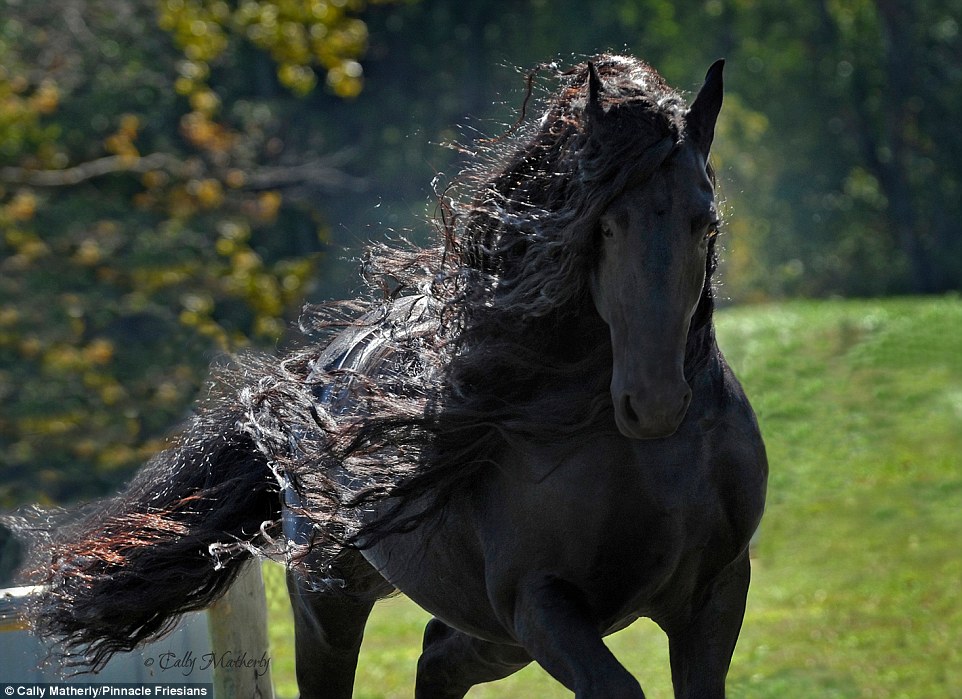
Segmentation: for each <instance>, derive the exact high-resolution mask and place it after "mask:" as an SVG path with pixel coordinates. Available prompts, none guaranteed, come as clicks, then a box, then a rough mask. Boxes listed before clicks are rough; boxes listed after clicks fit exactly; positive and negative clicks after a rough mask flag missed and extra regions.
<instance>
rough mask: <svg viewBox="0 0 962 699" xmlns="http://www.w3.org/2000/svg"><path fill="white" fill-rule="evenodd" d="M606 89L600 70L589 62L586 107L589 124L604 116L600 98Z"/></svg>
mask: <svg viewBox="0 0 962 699" xmlns="http://www.w3.org/2000/svg"><path fill="white" fill-rule="evenodd" d="M604 89H605V88H604V86H603V85H602V84H601V76H600V75H598V69H597V68H596V67H595V64H594V63H592V62H591V61H588V106H587V107H585V115H586V117H587V121H588V122H589V123H592V124H593V123H595V122H597V121H598V120H600V119H601V117H602V116H603V115H604V110H603V109H602V108H601V97H600V93H601V92H603V91H604Z"/></svg>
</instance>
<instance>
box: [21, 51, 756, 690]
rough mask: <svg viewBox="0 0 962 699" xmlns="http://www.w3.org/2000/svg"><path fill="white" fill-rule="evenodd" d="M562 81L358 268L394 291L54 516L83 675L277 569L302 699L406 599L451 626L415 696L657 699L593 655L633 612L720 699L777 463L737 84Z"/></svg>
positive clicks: (66, 611) (50, 587)
mask: <svg viewBox="0 0 962 699" xmlns="http://www.w3.org/2000/svg"><path fill="white" fill-rule="evenodd" d="M555 78H556V80H557V81H558V83H559V87H558V89H557V90H556V91H555V92H554V93H552V94H550V95H549V97H548V98H547V100H546V106H545V110H544V112H543V113H542V115H541V117H540V119H538V120H536V121H534V122H533V123H520V124H519V125H517V126H516V127H515V128H514V130H513V131H512V132H510V133H509V134H507V135H505V136H503V137H502V138H500V139H495V140H491V141H483V142H481V143H480V144H479V146H478V151H477V153H476V154H477V155H478V158H477V159H476V164H475V165H474V166H473V167H472V168H470V169H469V170H467V171H466V172H465V173H463V175H462V177H461V179H460V180H459V181H458V183H457V184H456V186H455V188H454V189H453V190H449V191H448V192H446V193H444V194H443V195H442V197H441V214H440V216H439V227H440V230H441V233H442V235H441V236H440V237H441V242H440V243H439V244H438V246H437V247H436V248H432V249H412V248H408V249H399V248H388V247H381V248H378V249H375V250H373V251H372V252H371V254H370V256H369V257H368V258H367V260H366V267H367V270H366V271H367V274H368V278H369V279H370V280H371V284H372V288H375V289H377V288H383V289H384V293H383V294H381V296H380V298H378V299H373V298H372V299H371V300H369V301H366V302H363V303H362V302H352V303H348V304H342V305H340V306H329V307H326V308H323V309H315V310H313V311H310V312H308V313H306V315H305V319H304V321H303V325H304V328H305V331H306V332H308V333H309V334H313V336H314V338H315V340H314V341H312V342H310V343H306V344H305V345H304V346H303V347H302V348H301V349H299V350H296V351H295V352H293V353H291V354H289V355H288V356H286V357H285V358H283V359H282V360H280V361H278V360H276V359H275V360H269V359H260V360H256V359H248V360H244V361H241V362H240V363H239V364H238V365H235V366H233V367H231V368H229V369H227V370H224V371H222V372H221V373H222V377H221V378H222V379H223V380H222V381H221V382H220V384H221V385H222V386H227V388H222V389H221V391H220V394H219V397H215V398H213V399H211V401H210V402H209V404H207V405H206V406H204V407H203V408H202V409H201V410H200V412H199V413H198V415H197V417H196V418H195V419H194V421H193V423H192V424H191V425H190V426H189V427H188V428H187V430H186V432H185V433H184V436H183V437H182V438H181V439H180V441H179V442H178V443H177V444H176V445H175V446H174V447H172V448H171V449H169V450H168V451H166V452H164V453H162V454H160V455H159V456H157V457H156V458H155V459H154V460H153V461H151V462H150V463H148V465H147V466H146V467H145V468H144V469H143V470H141V472H140V473H139V474H138V476H137V477H136V478H135V479H134V481H133V483H132V484H131V485H130V486H129V487H128V488H127V490H126V491H124V492H123V493H121V494H120V495H118V496H116V497H115V498H113V499H111V500H109V501H106V502H105V503H101V504H100V505H98V506H96V507H95V508H94V509H93V511H91V512H88V513H87V514H86V515H85V516H84V517H82V518H80V519H79V521H74V522H72V523H69V524H62V525H61V524H60V523H59V522H58V521H57V520H56V519H54V524H56V525H57V526H55V527H48V529H47V535H46V537H45V538H42V539H41V540H40V541H39V542H38V545H37V546H35V551H34V555H33V558H32V561H31V565H30V566H29V569H30V570H31V571H32V574H31V577H29V578H28V579H29V581H30V582H32V583H34V584H40V585H43V586H44V590H45V592H44V593H43V594H42V595H41V596H40V598H39V599H38V602H37V605H36V608H35V609H34V616H35V623H36V626H37V627H38V629H39V631H40V632H41V633H43V634H47V635H52V636H56V637H60V638H63V639H65V641H66V643H67V645H68V648H69V649H70V650H71V651H72V652H73V653H74V655H73V656H72V658H73V660H72V662H76V663H78V664H84V665H87V666H92V667H94V668H97V667H100V666H101V665H102V664H103V663H104V662H105V661H106V660H107V659H108V658H109V657H110V655H111V654H113V653H114V652H116V651H119V650H127V649H130V648H132V647H134V646H135V645H137V644H138V643H140V642H141V641H143V640H144V639H148V638H153V637H155V636H156V635H158V634H159V633H162V632H163V631H165V630H166V629H168V628H169V627H170V625H171V623H172V622H173V620H175V619H176V618H177V616H178V615H180V614H182V613H183V612H185V611H188V610H192V609H197V608H201V607H204V606H206V605H207V604H209V603H210V602H211V601H212V600H214V599H216V598H217V597H218V596H219V595H220V594H221V593H222V592H223V590H224V589H226V587H227V586H228V585H229V584H230V583H231V581H232V580H233V579H234V576H235V575H236V574H237V572H238V570H239V569H240V567H241V566H242V565H243V564H244V562H245V560H246V559H247V558H249V557H250V555H251V554H254V553H264V552H267V553H272V554H274V555H280V556H282V557H283V558H284V559H285V560H286V561H287V563H288V567H289V577H288V579H289V587H290V590H291V593H292V602H293V606H294V611H295V630H296V653H297V677H298V683H299V685H300V689H301V693H302V696H304V697H329V698H335V697H349V696H350V695H351V692H352V687H353V683H354V672H355V667H356V663H357V654H358V649H359V646H360V643H361V637H362V634H363V629H364V626H365V622H366V620H367V617H368V614H369V612H370V611H371V608H372V606H373V605H374V603H375V601H376V600H377V599H378V598H380V597H382V596H384V595H386V594H389V593H391V592H392V591H394V590H400V591H402V592H403V593H405V594H407V595H408V596H409V597H411V598H412V599H413V600H414V601H415V602H417V603H418V604H419V605H421V606H422V607H423V608H425V609H426V610H428V611H429V612H430V613H431V614H433V615H434V617H435V618H434V619H433V620H432V621H431V622H430V623H429V624H428V626H427V629H426V631H425V635H424V651H423V654H422V656H421V659H420V661H419V663H418V675H417V687H416V696H418V697H422V698H424V699H428V698H442V697H462V696H464V694H465V693H466V692H467V691H468V689H469V688H470V687H472V686H473V685H475V684H478V683H481V682H488V681H491V680H496V679H499V678H502V677H505V676H507V675H509V674H511V673H513V672H514V671H516V670H518V669H519V668H521V667H523V666H524V665H526V664H527V663H529V662H531V661H532V660H533V661H535V662H537V663H539V664H540V665H541V666H542V667H543V668H544V669H545V670H546V671H547V672H549V673H550V674H551V675H552V676H553V677H555V678H556V679H557V680H558V681H559V682H561V683H562V684H563V685H565V686H566V687H568V688H569V689H571V690H572V691H573V692H574V693H575V695H576V696H577V697H579V698H584V699H587V698H592V697H598V698H605V699H609V698H611V697H631V698H632V699H640V698H641V697H643V696H644V695H643V693H642V690H641V688H640V686H639V684H638V682H637V681H636V680H635V679H634V678H633V677H632V676H631V675H630V674H629V673H628V672H627V671H626V670H625V668H624V667H622V665H621V664H620V663H619V662H618V661H617V660H616V659H615V657H614V656H613V655H612V654H611V653H610V651H609V650H608V649H607V647H606V646H605V644H604V642H603V637H604V636H605V635H606V634H610V633H612V632H614V631H617V630H619V629H622V628H624V627H626V626H627V625H629V624H631V623H632V622H633V621H634V620H635V619H637V618H639V617H641V616H646V617H650V618H651V619H653V620H654V621H655V622H657V623H658V624H659V625H660V626H661V628H662V629H664V631H665V632H666V634H667V635H668V638H669V643H670V656H671V669H672V681H673V683H674V687H675V696H676V697H688V698H691V699H694V698H698V699H710V698H714V697H723V696H724V694H725V677H726V674H727V671H728V667H729V663H730V661H731V656H732V653H733V651H734V648H735V643H736V639H737V637H738V633H739V629H740V627H741V623H742V617H743V614H744V609H745V599H746V594H747V590H748V584H749V557H748V542H749V539H750V537H751V535H752V533H753V532H754V531H755V528H756V527H757V525H758V522H759V520H760V517H761V514H762V509H763V505H764V499H765V487H766V479H767V462H766V458H765V451H764V446H763V444H762V440H761V437H760V435H759V430H758V426H757V424H756V421H755V418H754V415H753V413H752V409H751V407H750V406H749V403H748V401H747V399H746V398H745V396H744V394H743V392H742V390H741V387H740V386H739V384H738V382H737V380H736V379H735V377H734V376H733V375H732V372H731V370H730V369H729V368H728V365H727V364H726V362H725V359H724V357H723V356H722V353H721V352H720V351H719V349H718V346H717V344H716V341H715V334H714V329H713V325H712V313H713V308H714V302H713V295H712V274H713V272H714V270H715V266H716V261H717V254H716V251H715V248H716V236H717V233H718V226H719V216H718V212H717V209H716V205H715V200H714V180H713V174H712V170H711V168H710V167H709V165H708V153H709V148H710V146H711V142H712V138H713V135H714V127H715V120H716V118H717V116H718V113H719V110H720V108H721V103H722V64H721V62H718V63H716V64H715V65H713V66H712V67H711V69H710V70H709V71H708V75H707V77H706V80H705V84H704V86H703V87H702V88H701V90H700V91H699V93H698V95H697V97H696V98H695V100H694V102H693V104H692V105H691V107H690V109H689V108H688V107H687V105H686V104H685V102H684V101H683V100H682V98H681V97H680V96H679V95H678V94H677V93H676V92H675V91H673V90H672V89H671V88H670V87H669V86H668V85H666V84H665V82H664V81H663V80H662V78H661V77H660V76H659V75H658V74H657V73H656V72H655V71H654V70H653V69H651V68H650V67H649V66H647V65H646V64H644V63H642V62H640V61H637V60H634V59H631V58H625V57H620V56H613V55H602V56H599V57H597V58H596V59H594V60H593V61H590V62H586V63H584V64H581V65H577V66H575V67H573V68H572V69H570V70H568V71H565V72H560V71H558V72H556V74H555ZM529 94H530V83H529ZM458 187H460V190H459V189H458ZM458 191H463V192H466V193H467V194H466V196H458V195H457V192H458ZM372 296H373V294H372ZM45 516H47V517H49V515H45ZM23 526H24V527H26V526H30V527H32V528H33V531H35V532H36V531H37V525H36V523H34V524H32V525H23Z"/></svg>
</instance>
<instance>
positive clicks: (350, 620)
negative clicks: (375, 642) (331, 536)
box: [287, 552, 391, 699]
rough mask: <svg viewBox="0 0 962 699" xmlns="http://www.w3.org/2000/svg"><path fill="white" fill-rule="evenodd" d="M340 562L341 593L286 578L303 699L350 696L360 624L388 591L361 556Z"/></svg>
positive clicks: (338, 571) (362, 625)
mask: <svg viewBox="0 0 962 699" xmlns="http://www.w3.org/2000/svg"><path fill="white" fill-rule="evenodd" d="M348 557H349V558H350V560H345V559H347V558H348ZM339 564H340V565H339V566H338V569H337V571H336V572H337V574H338V575H340V576H342V577H343V579H344V581H345V589H343V590H340V589H335V590H331V591H320V592H319V591H315V590H312V589H311V587H310V584H309V583H308V582H307V581H305V580H303V579H302V578H300V577H298V576H297V575H295V574H293V573H288V576H287V588H288V590H289V592H290V596H291V607H292V608H293V611H294V655H295V662H296V666H295V670H296V674H297V686H298V689H299V690H300V695H301V699H350V698H351V695H352V693H353V690H354V674H355V671H356V670H357V656H358V652H359V651H360V649H361V639H362V638H363V636H364V626H365V624H366V623H367V618H368V616H369V615H370V613H371V609H373V607H374V603H375V602H376V601H377V599H378V598H379V597H381V596H383V595H385V594H387V593H389V592H390V591H391V587H390V586H389V585H387V583H385V582H384V580H383V578H381V577H380V575H378V574H377V572H376V571H374V569H373V568H370V567H369V566H368V565H367V563H366V562H365V561H364V560H363V558H362V557H361V556H360V555H359V554H356V553H354V552H351V554H349V556H342V560H341V561H339Z"/></svg>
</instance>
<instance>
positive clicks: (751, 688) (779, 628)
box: [269, 297, 962, 699]
mask: <svg viewBox="0 0 962 699" xmlns="http://www.w3.org/2000/svg"><path fill="white" fill-rule="evenodd" d="M718 333H719V342H720V344H721V345H722V348H723V349H724V350H725V352H726V354H727V355H728V357H729V360H730V361H731V363H732V365H733V366H734V367H735V369H736V372H737V373H738V375H739V377H740V378H741V379H742V383H743V384H744V386H745V388H746V391H747V392H748V394H749V396H750V398H751V399H752V402H753V404H754V406H755V409H756V412H757V413H758V416H759V420H760V422H761V425H762V430H763V433H764V435H765V438H766V442H767V445H768V451H769V460H770V462H771V480H770V485H769V503H768V511H767V513H766V516H765V520H764V522H763V523H762V527H761V530H760V532H759V535H758V539H757V546H756V548H755V558H754V563H753V566H754V568H753V570H754V573H753V582H752V590H751V594H750V598H749V604H748V613H747V616H746V618H745V626H744V629H743V631H742V636H741V640H740V642H739V646H738V649H737V651H736V654H735V658H734V661H733V665H732V670H731V672H730V674H729V682H728V684H729V695H730V696H732V697H738V698H746V699H768V698H772V699H774V698H776V697H777V698H778V699H796V698H797V699H811V698H813V697H818V698H828V699H855V698H865V699H868V698H870V697H871V698H873V699H875V698H882V699H903V698H911V699H930V698H948V699H962V301H960V300H959V299H958V298H951V297H950V298H942V299H895V300H885V301H831V302H792V303H786V304H780V305H772V306H757V307H742V308H735V309H729V310H726V311H724V312H722V313H719V314H718ZM269 579H270V582H269V585H270V587H271V588H272V593H271V600H272V604H273V605H275V606H276V607H278V609H277V610H276V613H275V614H274V615H273V616H272V619H273V626H272V628H271V634H272V642H273V643H274V649H273V653H272V654H273V657H274V662H275V667H274V670H275V675H274V677H275V683H276V685H277V687H278V692H279V694H280V696H282V697H290V696H295V695H296V688H295V684H294V681H293V662H292V660H290V658H291V657H292V641H291V640H290V639H291V630H290V621H289V613H288V614H287V616H286V617H285V616H283V614H284V613H285V610H284V609H283V606H284V604H286V600H284V599H283V597H282V595H281V594H279V590H278V581H279V580H280V576H279V571H277V570H270V571H269ZM426 620H427V616H426V615H425V614H424V613H423V612H421V611H420V610H418V609H417V608H416V607H414V606H413V605H412V604H411V603H410V602H408V601H406V600H404V599H394V600H390V601H387V602H385V603H382V604H381V605H380V606H379V607H378V609H376V610H375V614H374V616H373V617H372V620H371V622H370V625H369V627H368V634H367V637H366V640H365V645H364V648H363V651H362V658H361V667H360V670H359V673H358V684H357V690H356V694H355V696H356V697H358V698H361V699H375V698H378V699H388V698H394V697H410V696H411V695H412V691H413V684H414V667H415V663H416V660H417V655H418V647H419V645H420V633H421V629H422V627H423V625H424V623H425V622H426ZM610 645H611V647H612V649H613V650H614V652H615V653H616V654H617V655H618V657H619V658H621V659H622V660H623V662H624V663H625V664H626V666H627V667H628V668H629V669H630V670H631V671H632V672H633V673H635V675H636V676H637V677H638V678H639V679H640V681H641V682H642V686H643V687H644V688H645V691H646V693H647V694H648V696H649V697H651V699H669V698H670V697H671V696H672V693H671V684H670V678H669V672H668V660H667V645H666V641H665V639H664V636H663V635H662V634H661V632H660V631H659V630H658V629H657V628H656V627H654V626H653V625H652V624H650V623H648V622H639V623H637V624H636V625H635V626H633V627H632V628H630V629H628V630H626V631H623V632H621V633H620V634H617V635H615V636H614V637H612V638H611V639H610ZM469 696H470V697H474V698H475V699H477V698H483V697H507V698H527V697H545V698H550V697H568V696H570V694H569V693H567V692H566V691H564V690H563V689H562V688H560V687H559V686H558V685H556V684H555V683H554V682H553V681H552V680H551V679H550V678H548V677H547V676H546V675H545V673H544V672H543V671H541V670H540V669H539V668H537V667H529V668H527V669H525V670H524V671H522V672H521V673H518V674H517V675H515V676H514V677H511V678H509V679H507V680H503V681H501V682H498V683H494V684H492V685H488V686H483V687H478V688H475V689H474V690H472V692H471V694H470V695H469Z"/></svg>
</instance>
